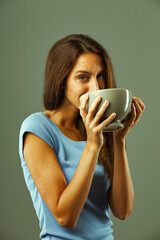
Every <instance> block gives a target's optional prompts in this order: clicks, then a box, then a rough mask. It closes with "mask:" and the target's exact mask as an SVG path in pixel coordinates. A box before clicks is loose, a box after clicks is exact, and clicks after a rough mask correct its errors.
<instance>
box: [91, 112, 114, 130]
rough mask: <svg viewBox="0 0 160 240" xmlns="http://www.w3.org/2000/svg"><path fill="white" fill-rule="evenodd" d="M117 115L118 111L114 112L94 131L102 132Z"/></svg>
mask: <svg viewBox="0 0 160 240" xmlns="http://www.w3.org/2000/svg"><path fill="white" fill-rule="evenodd" d="M115 117H116V113H112V114H111V115H110V116H109V117H108V118H107V119H105V120H104V121H103V122H102V123H100V124H99V125H98V126H97V127H95V128H94V132H100V131H102V130H103V128H105V127H106V126H107V125H108V124H109V123H110V122H112V120H113V119H114V118H115Z"/></svg>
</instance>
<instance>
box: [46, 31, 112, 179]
mask: <svg viewBox="0 0 160 240" xmlns="http://www.w3.org/2000/svg"><path fill="white" fill-rule="evenodd" d="M87 52H91V53H94V54H98V55H100V56H101V57H102V60H103V64H104V67H105V72H106V77H105V88H115V87H116V82H115V78H114V74H113V67H112V63H111V59H110V57H109V54H108V53H107V51H106V50H105V48H104V47H103V46H102V45H101V44H100V43H98V42H97V41H96V40H94V39H93V38H91V37H90V36H88V35H84V34H72V35H68V36H66V37H64V38H62V39H60V40H59V41H57V42H56V43H55V44H54V45H53V46H52V48H51V49H50V51H49V54H48V57H47V60H46V66H45V80H44V93H43V103H44V107H45V109H46V110H54V109H57V108H58V107H59V106H60V104H61V103H62V101H63V98H64V88H65V82H66V79H67V77H68V76H69V74H70V73H71V71H72V69H73V68H74V65H75V63H76V61H77V59H78V57H79V56H80V55H81V54H83V53H87ZM77 124H78V127H79V129H80V131H81V132H82V134H83V136H85V138H86V131H85V127H84V124H83V121H82V118H81V116H80V114H79V117H78V120H77ZM103 136H104V144H103V146H102V148H101V151H100V154H99V159H98V161H99V162H100V163H101V164H102V165H103V167H104V171H105V173H106V174H107V176H108V177H109V179H110V181H111V183H112V178H113V164H114V150H113V134H112V133H111V132H108V133H103Z"/></svg>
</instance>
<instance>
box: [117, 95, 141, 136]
mask: <svg viewBox="0 0 160 240" xmlns="http://www.w3.org/2000/svg"><path fill="white" fill-rule="evenodd" d="M131 108H132V112H131V116H130V118H129V119H126V120H125V121H122V123H123V125H124V128H123V129H121V130H116V131H114V132H113V137H114V139H116V140H124V139H125V137H126V135H127V134H128V133H129V131H130V130H131V129H132V128H133V127H134V126H135V125H136V124H137V122H138V121H139V119H140V117H141V115H142V113H143V111H144V109H145V105H144V103H143V102H142V100H141V99H140V98H138V97H133V98H132V106H131Z"/></svg>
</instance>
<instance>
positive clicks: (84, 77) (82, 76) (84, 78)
mask: <svg viewBox="0 0 160 240" xmlns="http://www.w3.org/2000/svg"><path fill="white" fill-rule="evenodd" d="M78 78H79V79H81V80H86V79H87V76H85V75H81V76H79V77H78Z"/></svg>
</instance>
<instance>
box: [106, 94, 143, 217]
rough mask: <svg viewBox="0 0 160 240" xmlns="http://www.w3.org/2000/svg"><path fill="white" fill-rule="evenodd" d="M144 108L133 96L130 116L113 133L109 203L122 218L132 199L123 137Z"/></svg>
mask: <svg viewBox="0 0 160 240" xmlns="http://www.w3.org/2000/svg"><path fill="white" fill-rule="evenodd" d="M144 109H145V105H144V103H143V102H142V101H141V99H139V98H135V97H134V98H133V99H132V115H131V118H130V119H128V120H126V121H125V122H124V128H123V129H122V130H118V131H115V132H114V133H113V140H114V173H113V182H112V186H111V188H110V193H109V204H110V207H111V210H112V212H113V214H114V215H115V216H116V217H118V218H120V219H122V220H123V219H126V218H127V217H128V216H129V215H130V214H131V212H132V208H133V200H134V190H133V184H132V179H131V174H130V170H129V165H128V160H127V154H126V147H125V137H126V136H127V134H128V133H129V131H130V130H131V129H132V127H133V126H134V125H135V124H136V123H137V122H138V121H139V119H140V116H141V114H142V113H143V111H144Z"/></svg>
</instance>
